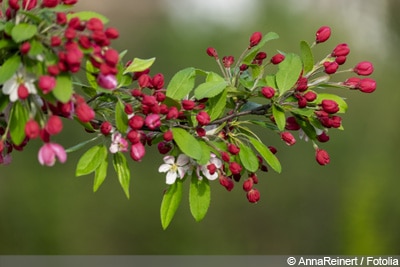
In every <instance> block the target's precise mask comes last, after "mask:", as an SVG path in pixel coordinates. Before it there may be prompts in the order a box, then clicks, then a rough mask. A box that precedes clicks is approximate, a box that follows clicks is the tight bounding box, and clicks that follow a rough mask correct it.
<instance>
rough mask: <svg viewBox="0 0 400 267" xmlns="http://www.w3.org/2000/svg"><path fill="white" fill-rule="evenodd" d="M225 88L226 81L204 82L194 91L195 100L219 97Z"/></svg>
mask: <svg viewBox="0 0 400 267" xmlns="http://www.w3.org/2000/svg"><path fill="white" fill-rule="evenodd" d="M226 86H227V83H226V81H217V82H205V83H202V84H200V85H199V86H198V87H197V88H196V89H195V90H194V96H195V97H196V98H197V99H203V98H210V97H214V96H216V95H219V94H220V93H221V92H222V91H223V90H224V89H225V88H226Z"/></svg>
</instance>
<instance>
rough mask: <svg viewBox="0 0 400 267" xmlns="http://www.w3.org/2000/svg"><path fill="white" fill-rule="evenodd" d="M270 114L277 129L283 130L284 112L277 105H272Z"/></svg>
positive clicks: (284, 123) (284, 122)
mask: <svg viewBox="0 0 400 267" xmlns="http://www.w3.org/2000/svg"><path fill="white" fill-rule="evenodd" d="M272 115H273V116H274V119H275V122H276V125H277V126H278V129H279V131H281V132H282V131H283V130H285V125H286V117H285V112H284V111H283V110H282V109H281V108H279V107H278V106H276V105H272Z"/></svg>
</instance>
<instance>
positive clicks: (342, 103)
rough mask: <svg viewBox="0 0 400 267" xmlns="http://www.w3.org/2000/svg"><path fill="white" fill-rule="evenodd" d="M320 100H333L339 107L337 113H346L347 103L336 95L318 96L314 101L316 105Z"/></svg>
mask: <svg viewBox="0 0 400 267" xmlns="http://www.w3.org/2000/svg"><path fill="white" fill-rule="evenodd" d="M322 100H333V101H335V102H336V103H337V104H338V105H339V111H338V113H345V112H346V111H347V108H348V106H347V103H346V101H344V99H343V98H341V97H340V96H338V95H333V94H318V96H317V99H316V100H315V101H314V102H316V103H321V102H322Z"/></svg>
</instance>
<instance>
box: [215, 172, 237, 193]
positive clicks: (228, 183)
mask: <svg viewBox="0 0 400 267" xmlns="http://www.w3.org/2000/svg"><path fill="white" fill-rule="evenodd" d="M219 183H220V184H221V185H222V186H223V187H225V188H226V190H228V191H231V190H232V189H233V187H234V186H235V184H234V183H233V181H232V179H231V178H228V177H226V176H223V175H220V176H219Z"/></svg>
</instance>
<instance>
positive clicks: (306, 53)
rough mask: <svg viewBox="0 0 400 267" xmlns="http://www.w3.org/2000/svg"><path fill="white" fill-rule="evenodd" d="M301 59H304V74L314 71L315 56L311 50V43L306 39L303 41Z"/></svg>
mask: <svg viewBox="0 0 400 267" xmlns="http://www.w3.org/2000/svg"><path fill="white" fill-rule="evenodd" d="M300 50H301V60H302V61H303V67H304V74H307V73H308V72H310V71H312V70H313V68H314V56H313V53H312V51H311V47H310V45H309V44H308V43H307V42H306V41H301V43H300Z"/></svg>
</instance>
